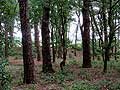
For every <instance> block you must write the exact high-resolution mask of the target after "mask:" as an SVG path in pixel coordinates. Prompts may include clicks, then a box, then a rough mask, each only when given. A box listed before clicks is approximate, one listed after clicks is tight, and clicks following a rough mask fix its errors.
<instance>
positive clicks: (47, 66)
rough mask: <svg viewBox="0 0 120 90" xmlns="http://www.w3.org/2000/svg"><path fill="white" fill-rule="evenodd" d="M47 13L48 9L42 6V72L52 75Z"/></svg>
mask: <svg viewBox="0 0 120 90" xmlns="http://www.w3.org/2000/svg"><path fill="white" fill-rule="evenodd" d="M49 11H50V8H49V7H46V6H45V5H44V7H43V17H42V31H41V32H42V56H43V66H42V71H43V72H44V73H47V72H48V73H52V72H54V70H53V69H52V63H51V54H50V51H51V50H50V36H49V32H50V31H49Z"/></svg>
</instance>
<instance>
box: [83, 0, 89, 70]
mask: <svg viewBox="0 0 120 90" xmlns="http://www.w3.org/2000/svg"><path fill="white" fill-rule="evenodd" d="M82 13H83V29H82V30H81V31H82V32H81V33H82V45H83V68H90V67H91V59H90V19H89V0H83V9H82Z"/></svg>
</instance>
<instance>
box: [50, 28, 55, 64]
mask: <svg viewBox="0 0 120 90" xmlns="http://www.w3.org/2000/svg"><path fill="white" fill-rule="evenodd" d="M53 32H54V31H53V27H52V28H51V42H52V58H53V63H54V62H55V46H54V35H53Z"/></svg>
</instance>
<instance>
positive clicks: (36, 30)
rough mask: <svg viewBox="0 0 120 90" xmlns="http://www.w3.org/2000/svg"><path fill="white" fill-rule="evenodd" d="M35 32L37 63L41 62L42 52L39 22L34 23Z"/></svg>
mask: <svg viewBox="0 0 120 90" xmlns="http://www.w3.org/2000/svg"><path fill="white" fill-rule="evenodd" d="M34 31H35V47H36V50H37V61H40V60H41V52H40V42H39V30H38V22H37V20H36V21H34Z"/></svg>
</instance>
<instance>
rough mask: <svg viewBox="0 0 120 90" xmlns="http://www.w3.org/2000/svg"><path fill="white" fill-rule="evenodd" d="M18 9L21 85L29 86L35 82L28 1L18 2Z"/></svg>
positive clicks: (21, 0)
mask: <svg viewBox="0 0 120 90" xmlns="http://www.w3.org/2000/svg"><path fill="white" fill-rule="evenodd" d="M18 1H19V8H20V21H21V31H22V45H23V63H24V80H23V83H26V84H31V83H34V82H35V73H34V71H35V69H34V60H33V56H32V40H31V32H30V23H29V16H28V0H18Z"/></svg>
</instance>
